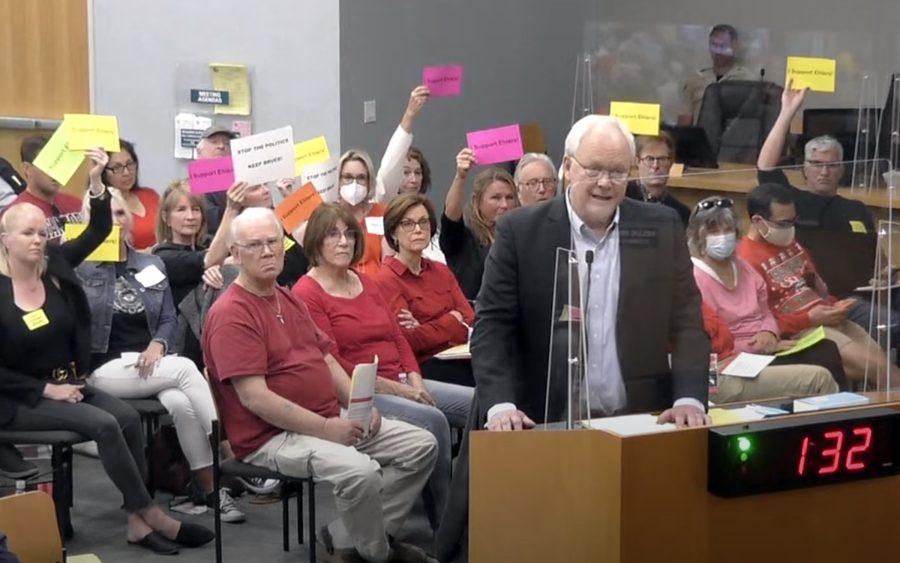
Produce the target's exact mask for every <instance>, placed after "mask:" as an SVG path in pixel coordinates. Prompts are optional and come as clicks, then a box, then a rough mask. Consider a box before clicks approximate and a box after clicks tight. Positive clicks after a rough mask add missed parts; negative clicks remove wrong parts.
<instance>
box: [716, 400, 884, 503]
mask: <svg viewBox="0 0 900 563" xmlns="http://www.w3.org/2000/svg"><path fill="white" fill-rule="evenodd" d="M898 471H900V412H898V411H894V410H892V409H889V408H876V409H867V410H856V411H840V412H827V413H822V414H816V415H810V416H798V417H780V418H774V419H767V420H763V421H759V422H755V423H749V424H741V425H734V426H723V427H717V428H711V429H710V430H709V476H708V485H709V492H710V493H713V494H715V495H718V496H724V497H732V496H741V495H750V494H757V493H766V492H774V491H782V490H788V489H795V488H801V487H811V486H816V485H828V484H833V483H840V482H845V481H853V480H857V479H867V478H871V477H883V476H887V475H893V474H895V473H897V472H898Z"/></svg>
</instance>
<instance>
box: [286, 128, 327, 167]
mask: <svg viewBox="0 0 900 563" xmlns="http://www.w3.org/2000/svg"><path fill="white" fill-rule="evenodd" d="M329 158H331V156H330V155H329V154H328V144H327V143H326V142H325V136H324V135H323V136H321V137H316V138H315V139H310V140H308V141H303V142H302V143H297V144H296V145H294V175H295V176H301V175H302V174H303V168H304V167H306V166H308V165H310V164H316V163H319V162H322V161H324V160H328V159H329Z"/></svg>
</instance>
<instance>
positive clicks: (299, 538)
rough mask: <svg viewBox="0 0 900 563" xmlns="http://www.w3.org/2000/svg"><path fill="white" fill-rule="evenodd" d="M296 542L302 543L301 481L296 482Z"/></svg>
mask: <svg viewBox="0 0 900 563" xmlns="http://www.w3.org/2000/svg"><path fill="white" fill-rule="evenodd" d="M296 487H297V543H298V544H300V545H303V483H297V484H296Z"/></svg>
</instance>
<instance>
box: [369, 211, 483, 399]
mask: <svg viewBox="0 0 900 563" xmlns="http://www.w3.org/2000/svg"><path fill="white" fill-rule="evenodd" d="M384 230H385V235H386V240H387V243H388V244H389V245H390V246H391V248H392V249H393V250H394V251H395V252H397V254H396V255H395V256H391V257H389V258H387V259H386V260H385V262H384V267H382V268H381V271H380V272H378V276H377V277H376V278H375V281H376V282H377V283H378V287H379V289H380V290H381V295H382V296H383V297H384V299H385V301H386V302H387V305H388V307H389V308H390V309H391V312H393V313H394V314H395V315H397V319H398V321H399V322H400V326H401V327H402V329H403V330H402V331H401V332H402V333H403V336H404V337H405V338H406V340H407V342H409V345H410V346H411V347H412V350H413V352H414V353H415V354H416V361H417V362H418V363H419V367H420V368H421V369H422V375H424V376H425V377H427V378H428V379H437V380H440V381H450V382H453V383H460V384H464V385H474V381H473V379H472V366H471V364H470V363H469V362H460V361H443V360H437V359H434V355H435V354H437V353H438V352H441V351H442V350H446V349H447V348H450V347H452V346H456V345H459V344H465V343H466V342H468V341H469V327H470V326H471V325H472V323H473V322H474V320H475V312H474V311H473V310H472V306H471V305H470V304H469V302H468V300H466V296H465V295H463V292H462V288H460V287H459V284H458V283H457V281H456V278H455V277H453V273H452V272H451V271H450V269H449V268H447V266H445V265H443V264H439V263H437V262H434V261H432V260H429V259H428V258H427V257H425V252H424V249H425V248H426V247H427V245H428V241H429V240H430V238H432V236H433V234H434V232H435V231H436V230H437V218H436V217H435V214H434V207H432V205H431V202H430V201H429V200H428V198H427V197H425V196H424V195H420V194H407V195H401V196H400V197H398V198H396V199H394V200H393V201H392V202H391V203H390V204H389V205H388V207H387V211H385V214H384Z"/></svg>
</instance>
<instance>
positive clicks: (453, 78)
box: [422, 65, 463, 96]
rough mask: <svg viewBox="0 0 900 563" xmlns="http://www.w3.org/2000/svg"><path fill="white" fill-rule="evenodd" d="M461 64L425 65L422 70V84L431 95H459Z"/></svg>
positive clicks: (461, 74)
mask: <svg viewBox="0 0 900 563" xmlns="http://www.w3.org/2000/svg"><path fill="white" fill-rule="evenodd" d="M462 78H463V67H462V66H461V65H449V66H426V67H425V68H424V69H423V70H422V84H424V85H425V86H427V87H428V90H429V91H430V92H431V95H432V96H459V94H460V92H461V91H462Z"/></svg>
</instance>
